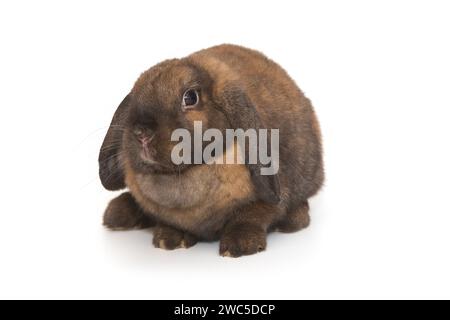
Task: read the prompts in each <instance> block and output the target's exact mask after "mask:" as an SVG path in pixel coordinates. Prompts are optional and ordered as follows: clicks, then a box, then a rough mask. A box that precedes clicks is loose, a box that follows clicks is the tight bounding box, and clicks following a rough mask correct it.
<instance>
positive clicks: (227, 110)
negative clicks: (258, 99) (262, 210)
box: [219, 84, 280, 204]
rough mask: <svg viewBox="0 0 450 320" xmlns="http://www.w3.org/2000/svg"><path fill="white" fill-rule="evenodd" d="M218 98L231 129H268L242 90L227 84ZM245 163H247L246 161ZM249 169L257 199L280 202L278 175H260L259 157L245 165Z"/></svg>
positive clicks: (274, 202) (272, 202) (246, 152)
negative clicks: (254, 162)
mask: <svg viewBox="0 0 450 320" xmlns="http://www.w3.org/2000/svg"><path fill="white" fill-rule="evenodd" d="M221 91H222V92H221V96H220V97H219V101H220V102H219V108H221V111H222V112H223V113H224V114H225V116H226V117H227V119H228V121H229V122H230V124H231V126H232V127H233V128H232V129H243V130H244V131H245V130H247V129H251V128H253V129H255V130H257V132H258V130H259V129H268V128H266V127H265V126H264V124H263V122H262V120H261V118H260V117H259V115H258V112H257V110H256V108H255V107H254V105H253V103H252V102H251V101H250V99H249V97H248V96H247V95H246V94H245V92H244V90H243V89H242V88H241V87H240V86H239V85H236V84H228V85H226V86H225V88H224V89H223V90H221ZM268 138H269V139H268V140H269V141H267V143H268V150H270V140H271V139H270V135H268ZM248 152H249V148H248V146H246V148H245V159H248V158H249V157H248ZM246 163H247V161H246ZM246 165H247V167H248V168H249V171H250V175H251V178H252V182H253V185H254V186H255V191H256V194H257V196H258V198H259V199H260V200H262V201H265V202H267V203H271V204H278V203H279V202H280V181H279V178H278V174H273V175H261V169H262V168H264V165H263V164H262V163H260V161H259V157H258V162H257V163H256V164H246Z"/></svg>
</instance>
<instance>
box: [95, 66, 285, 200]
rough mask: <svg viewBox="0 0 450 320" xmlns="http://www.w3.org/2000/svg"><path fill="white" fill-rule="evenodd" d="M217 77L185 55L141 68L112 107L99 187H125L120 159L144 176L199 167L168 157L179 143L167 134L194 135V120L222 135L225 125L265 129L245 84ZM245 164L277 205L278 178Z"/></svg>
mask: <svg viewBox="0 0 450 320" xmlns="http://www.w3.org/2000/svg"><path fill="white" fill-rule="evenodd" d="M225 78H227V77H226V75H224V79H225ZM222 80H223V79H212V78H211V76H210V75H209V74H208V72H206V71H205V70H204V69H202V68H201V66H199V65H198V64H195V63H193V62H192V61H190V60H189V59H181V60H179V59H174V60H167V61H165V62H162V63H160V64H158V65H156V66H154V67H152V68H151V69H149V70H147V71H146V72H144V73H143V74H142V75H141V76H140V77H139V79H138V80H137V81H136V83H135V85H134V87H133V89H132V90H131V92H130V93H129V94H128V96H127V97H126V98H125V100H124V101H123V102H122V103H121V105H120V106H119V108H118V109H117V111H116V113H115V115H114V117H113V120H112V123H111V126H110V128H109V130H108V133H107V135H106V137H105V140H104V142H103V145H102V149H101V151H100V156H99V162H100V178H101V181H102V183H103V185H104V187H105V188H106V189H109V190H117V189H121V188H124V187H125V181H124V180H125V179H124V168H123V162H124V159H126V161H127V163H128V164H129V167H130V168H131V169H132V170H133V171H135V172H137V173H140V174H143V175H145V174H183V172H184V171H185V170H189V168H190V167H191V166H193V165H198V164H185V163H182V164H175V163H174V162H173V161H172V158H171V154H172V150H173V148H174V147H175V145H177V144H178V141H172V139H171V137H172V133H173V132H174V131H175V130H176V129H180V128H183V129H186V130H188V131H189V132H190V133H191V136H192V137H193V136H194V122H196V121H201V123H202V129H203V130H206V129H210V128H214V129H218V130H220V131H221V132H222V133H223V134H224V135H225V130H226V129H228V128H230V129H238V128H240V129H244V130H247V129H249V128H254V129H261V128H265V126H264V124H263V123H262V122H261V120H260V117H259V116H258V113H257V111H256V108H255V107H254V106H253V104H252V102H251V101H250V99H249V98H248V96H247V95H246V93H245V92H246V85H245V84H243V83H239V81H222ZM205 145H206V143H203V147H205ZM192 150H193V149H192ZM191 156H192V157H193V155H191ZM191 163H194V161H191ZM247 167H248V168H249V171H250V174H251V177H252V182H253V184H254V185H255V190H256V193H257V195H258V196H259V197H260V198H261V199H262V200H264V201H267V202H271V203H277V202H278V201H279V198H280V186H279V182H278V176H277V175H268V176H262V175H261V174H260V168H261V164H259V163H257V164H248V165H247Z"/></svg>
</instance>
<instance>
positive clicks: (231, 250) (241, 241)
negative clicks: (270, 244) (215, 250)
mask: <svg viewBox="0 0 450 320" xmlns="http://www.w3.org/2000/svg"><path fill="white" fill-rule="evenodd" d="M266 236H267V233H266V231H265V230H264V229H262V228H261V227H259V226H255V225H251V224H239V225H235V226H233V227H231V228H228V229H227V230H225V232H224V234H223V235H222V238H221V239H220V255H222V256H224V257H234V258H237V257H240V256H244V255H251V254H255V253H258V252H261V251H264V250H265V249H266V245H267V244H266Z"/></svg>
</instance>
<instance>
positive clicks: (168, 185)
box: [125, 164, 254, 234]
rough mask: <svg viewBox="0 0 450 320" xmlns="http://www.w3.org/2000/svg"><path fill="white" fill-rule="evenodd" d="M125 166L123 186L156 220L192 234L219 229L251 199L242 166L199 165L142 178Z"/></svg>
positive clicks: (251, 193)
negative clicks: (239, 205)
mask: <svg viewBox="0 0 450 320" xmlns="http://www.w3.org/2000/svg"><path fill="white" fill-rule="evenodd" d="M125 166H126V170H125V172H126V184H127V186H128V188H129V189H130V191H131V193H132V194H133V196H134V197H135V198H136V200H137V201H138V203H139V204H140V205H141V207H142V208H143V209H144V210H146V211H148V212H150V213H151V214H152V215H154V216H155V217H156V218H157V219H159V220H160V221H163V222H165V223H167V224H170V225H173V226H176V227H178V228H180V229H183V230H186V231H189V232H192V233H194V234H209V233H214V232H216V231H218V230H219V229H220V228H222V226H223V224H224V222H225V221H226V218H227V216H228V215H229V214H230V213H231V211H232V210H233V208H234V207H235V206H236V205H238V204H239V203H242V202H244V201H249V200H252V199H253V198H254V190H253V184H252V183H251V180H250V173H249V172H248V170H247V168H246V167H245V166H244V165H199V166H195V167H192V168H190V169H189V170H187V171H186V172H184V173H182V174H180V175H178V174H174V175H142V174H137V173H135V172H133V170H131V169H130V167H129V166H128V165H127V164H125Z"/></svg>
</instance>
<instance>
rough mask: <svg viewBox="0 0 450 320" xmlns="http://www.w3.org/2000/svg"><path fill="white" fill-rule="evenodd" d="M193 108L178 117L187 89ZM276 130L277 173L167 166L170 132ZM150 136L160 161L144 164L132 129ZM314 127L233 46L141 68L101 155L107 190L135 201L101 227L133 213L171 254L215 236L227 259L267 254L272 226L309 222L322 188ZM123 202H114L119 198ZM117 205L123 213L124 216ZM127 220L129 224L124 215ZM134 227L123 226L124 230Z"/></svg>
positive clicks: (265, 64)
mask: <svg viewBox="0 0 450 320" xmlns="http://www.w3.org/2000/svg"><path fill="white" fill-rule="evenodd" d="M189 88H195V89H196V90H198V91H199V92H200V102H199V104H198V106H197V107H196V108H195V109H193V110H188V111H186V112H183V111H182V110H181V108H180V101H181V97H182V95H183V93H184V91H185V90H186V89H189ZM199 120H200V121H202V125H203V130H206V129H208V128H217V129H219V130H221V131H224V130H225V129H226V128H242V129H248V128H255V129H260V128H268V129H279V130H280V170H279V173H278V174H277V175H275V176H261V175H259V169H260V168H261V165H260V164H256V165H205V164H203V165H184V164H182V165H179V166H176V165H174V164H172V163H171V161H170V153H171V150H172V148H173V146H174V145H175V144H176V143H177V142H172V141H170V135H171V132H172V131H173V130H174V129H176V128H186V129H188V130H190V131H192V130H193V122H194V121H199ZM135 128H140V129H143V130H145V132H146V134H148V135H150V134H152V135H154V137H155V139H154V140H155V141H156V143H155V144H154V145H152V152H153V154H154V155H155V157H156V159H157V163H155V164H152V165H148V164H146V165H144V164H142V162H141V161H140V158H139V156H138V151H139V150H140V149H139V144H138V143H137V142H136V138H135V136H134V135H133V132H134V131H133V130H135ZM320 140H321V137H320V128H319V123H318V121H317V118H316V116H315V113H314V111H313V109H312V106H311V103H310V101H309V100H308V99H307V98H306V97H305V96H304V95H303V93H302V92H301V91H300V90H299V89H298V87H297V86H296V85H295V83H294V81H292V79H291V78H290V77H289V76H288V75H287V73H286V72H285V71H284V70H283V69H282V68H281V67H280V66H278V65H277V64H276V63H274V62H273V61H271V60H269V59H268V58H266V57H265V56H264V55H262V54H261V53H259V52H257V51H253V50H249V49H246V48H243V47H238V46H233V45H222V46H217V47H213V48H210V49H206V50H202V51H199V52H197V53H194V54H192V55H191V56H188V57H186V58H183V59H173V60H167V61H164V62H162V63H160V64H158V65H156V66H155V67H152V68H151V69H149V70H148V71H146V72H144V73H143V74H142V75H141V77H140V78H139V79H138V81H137V82H136V84H135V86H134V88H133V90H132V91H131V93H130V94H129V95H128V96H127V98H126V99H125V100H124V101H123V102H122V104H121V105H120V106H119V108H118V110H117V111H116V114H115V116H114V118H113V121H112V126H111V127H110V129H109V131H108V133H107V136H106V137H105V141H104V144H103V146H102V149H101V152H100V157H99V161H100V176H101V179H102V183H103V184H104V186H105V187H106V188H107V189H110V190H117V189H121V188H123V187H125V186H127V187H128V188H129V190H130V193H131V194H132V195H133V197H129V196H126V197H125V198H120V197H119V198H118V199H116V200H113V202H111V204H110V205H109V207H108V209H107V214H105V217H106V216H108V219H109V221H113V222H111V223H107V224H106V225H107V226H110V227H111V226H113V227H114V228H116V227H117V225H120V222H119V221H127V220H130V218H125V219H124V218H123V215H125V216H128V217H129V216H130V208H133V206H132V205H130V199H133V200H135V201H136V203H135V205H134V208H135V209H136V210H135V211H136V213H137V214H138V216H139V212H144V213H145V215H147V216H148V217H151V219H153V220H155V221H157V223H158V224H157V227H156V229H155V234H154V244H155V246H157V247H162V248H166V249H174V248H177V247H183V246H185V247H186V246H187V247H188V246H191V245H193V244H195V242H196V239H200V240H214V239H220V240H221V245H220V253H221V254H222V255H225V256H233V257H236V256H241V255H246V254H252V253H256V252H259V251H261V250H264V249H265V248H266V235H267V232H269V231H270V230H274V229H276V230H280V231H283V232H293V231H296V230H300V229H302V228H305V227H307V226H308V224H309V213H308V211H309V207H308V198H309V197H311V196H312V195H314V194H315V193H316V192H317V191H318V190H319V189H320V187H321V185H322V183H323V178H324V175H323V163H322V150H321V141H320ZM121 201H122V202H125V204H124V205H118V203H119V202H121ZM123 208H127V209H126V210H123ZM131 220H132V219H131ZM130 224H131V225H133V223H129V222H128V223H124V226H123V227H129V226H130Z"/></svg>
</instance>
